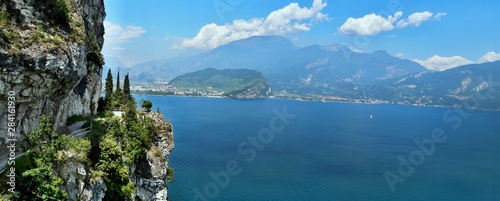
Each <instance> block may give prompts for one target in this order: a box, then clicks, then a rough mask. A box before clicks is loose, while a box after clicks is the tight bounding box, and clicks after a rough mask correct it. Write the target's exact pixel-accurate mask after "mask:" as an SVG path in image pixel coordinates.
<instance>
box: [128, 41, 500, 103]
mask: <svg viewBox="0 0 500 201" xmlns="http://www.w3.org/2000/svg"><path fill="white" fill-rule="evenodd" d="M207 68H214V69H241V68H245V69H253V70H257V71H260V72H262V74H263V75H264V76H265V78H266V79H267V80H268V82H269V84H270V85H271V88H272V90H273V92H275V93H280V94H293V95H314V96H335V97H341V98H345V99H351V100H352V99H378V100H383V101H385V102H397V103H401V102H402V103H410V104H426V105H427V104H431V105H447V106H453V105H455V106H456V105H457V104H459V102H460V101H462V100H466V99H468V98H471V97H473V93H476V92H481V91H483V90H485V89H488V90H490V89H491V87H489V88H488V86H487V85H488V82H487V81H484V79H486V78H487V77H488V76H490V77H491V76H493V77H498V76H500V72H499V71H500V63H499V62H491V63H483V64H473V65H467V66H461V67H457V68H453V69H450V70H446V71H442V72H436V71H429V70H428V69H426V68H424V67H423V66H421V65H420V64H418V63H415V62H413V61H410V60H406V59H401V58H398V57H394V56H392V55H390V54H388V53H387V52H386V51H382V50H381V51H375V52H371V53H366V52H359V51H354V50H353V49H351V48H350V47H349V46H346V45H327V46H320V45H311V46H307V47H303V48H299V47H296V46H295V45H294V44H293V43H292V42H291V41H290V40H288V39H286V38H284V37H281V36H254V37H250V38H247V39H243V40H238V41H234V42H231V43H229V44H226V45H223V46H220V47H218V48H215V49H212V50H210V51H208V52H205V53H201V54H198V55H194V56H184V57H178V58H173V59H165V60H155V61H150V62H146V63H142V64H137V65H135V66H132V67H130V68H124V71H125V72H129V73H130V75H131V76H130V78H131V80H132V81H141V82H152V81H158V80H160V81H170V80H172V79H174V78H175V77H177V76H179V75H182V74H185V73H189V72H195V71H198V70H202V69H207ZM479 77H482V78H483V81H481V80H480V78H479ZM490 85H491V84H490ZM488 95H489V97H484V100H485V101H486V102H488V103H487V104H486V105H482V107H487V108H488V109H499V108H500V106H498V105H497V104H495V103H494V102H495V100H499V99H500V95H499V93H498V92H497V93H491V94H488ZM490 102H491V103H490ZM496 102H500V101H496Z"/></svg>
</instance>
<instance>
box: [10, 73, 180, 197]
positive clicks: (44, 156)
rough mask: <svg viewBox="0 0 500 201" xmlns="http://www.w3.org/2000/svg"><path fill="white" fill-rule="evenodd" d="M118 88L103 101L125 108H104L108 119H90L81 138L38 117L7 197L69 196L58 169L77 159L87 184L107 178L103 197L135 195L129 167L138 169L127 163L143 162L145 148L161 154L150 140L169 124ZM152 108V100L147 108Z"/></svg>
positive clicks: (168, 128)
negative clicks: (13, 188) (115, 113)
mask: <svg viewBox="0 0 500 201" xmlns="http://www.w3.org/2000/svg"><path fill="white" fill-rule="evenodd" d="M111 81H112V80H111ZM127 82H128V81H127ZM118 89H119V88H118ZM116 92H118V93H120V94H112V95H110V96H111V97H107V98H108V99H107V100H108V101H110V102H111V103H119V104H117V105H118V106H120V108H119V109H120V110H122V111H124V114H123V115H122V117H117V116H113V115H112V112H111V111H110V110H109V109H108V110H107V111H104V112H103V113H105V114H106V117H105V118H104V119H100V120H94V121H93V122H94V123H92V131H91V132H90V133H89V134H87V135H86V136H84V137H83V138H79V139H77V138H75V136H72V135H68V134H58V133H57V132H55V131H54V130H53V124H52V122H51V118H50V117H48V116H44V117H42V118H41V123H40V127H39V128H38V129H37V130H35V131H33V132H31V133H30V134H29V135H24V139H23V147H22V150H23V152H24V153H25V155H24V156H23V157H21V158H19V159H17V160H16V163H15V168H16V170H17V172H20V173H22V174H21V175H19V176H18V177H17V178H16V179H18V182H16V183H18V184H19V185H20V186H19V187H18V188H16V189H18V193H17V194H15V195H10V196H11V199H14V200H69V197H70V195H69V193H68V192H67V191H66V190H65V189H66V188H65V185H66V183H65V182H66V181H65V180H66V179H67V178H65V175H64V174H62V173H61V172H64V171H63V170H64V168H66V167H65V166H68V163H70V162H75V161H76V162H78V163H81V164H84V166H85V167H87V168H88V170H89V171H88V172H90V175H89V177H87V178H86V179H85V186H88V185H90V183H92V182H93V181H94V182H95V181H97V180H99V179H102V180H103V181H104V182H105V184H106V186H107V190H106V191H105V195H104V198H103V200H133V199H134V198H132V195H133V194H134V193H135V192H136V184H135V183H134V182H133V180H132V175H133V174H134V173H133V172H132V171H137V169H141V168H137V169H136V168H131V167H135V166H139V165H138V164H140V163H144V161H147V160H148V159H147V152H148V151H149V150H156V152H159V148H158V147H156V145H155V143H154V139H155V138H156V135H158V134H159V133H162V132H160V131H166V132H167V133H171V132H172V126H171V124H169V123H167V126H166V127H165V124H164V123H161V124H158V123H157V122H158V121H161V122H163V119H161V120H159V119H153V118H151V117H150V116H148V113H149V111H148V112H138V111H137V108H136V102H135V100H134V99H133V98H132V97H131V96H130V94H125V93H124V90H115V93H116ZM108 95H109V94H108ZM117 98H120V99H119V100H117ZM149 102H150V101H149ZM151 106H152V103H151V105H150V106H148V108H151ZM161 117H162V116H161ZM83 119H86V118H85V117H83V116H78V115H77V116H74V117H73V118H68V123H74V122H75V121H79V120H83ZM88 125H89V126H90V124H88ZM160 156H161V154H159V156H158V157H160ZM165 171H166V172H167V175H166V177H167V178H168V180H169V181H173V177H172V176H173V174H174V172H173V168H168V169H166V170H165ZM2 178H6V177H2ZM164 179H165V178H164ZM5 185H6V182H2V183H1V184H0V186H1V187H2V189H7V186H5ZM4 187H5V188H4ZM1 193H2V192H0V194H1ZM80 196H81V195H80ZM0 197H2V196H0Z"/></svg>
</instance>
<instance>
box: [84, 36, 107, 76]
mask: <svg viewBox="0 0 500 201" xmlns="http://www.w3.org/2000/svg"><path fill="white" fill-rule="evenodd" d="M89 48H90V50H89V53H88V54H87V68H89V66H92V65H91V63H94V64H96V65H98V66H103V65H104V56H103V55H102V54H101V48H100V47H99V45H98V44H97V42H96V41H95V40H91V41H90V45H89ZM89 71H91V70H89Z"/></svg>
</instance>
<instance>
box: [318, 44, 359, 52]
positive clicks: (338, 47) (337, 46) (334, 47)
mask: <svg viewBox="0 0 500 201" xmlns="http://www.w3.org/2000/svg"><path fill="white" fill-rule="evenodd" d="M321 48H322V49H323V50H325V51H333V52H338V51H349V52H353V50H352V49H351V47H349V46H348V45H341V44H333V45H326V46H322V47H321Z"/></svg>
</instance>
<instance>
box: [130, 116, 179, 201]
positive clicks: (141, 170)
mask: <svg viewBox="0 0 500 201" xmlns="http://www.w3.org/2000/svg"><path fill="white" fill-rule="evenodd" d="M142 115H144V116H146V117H149V118H152V119H154V120H155V123H156V125H157V128H160V129H159V130H158V133H157V135H156V136H155V139H154V144H153V146H151V149H149V150H148V151H147V153H146V159H145V160H144V161H141V162H140V163H139V164H136V166H134V167H131V171H130V172H132V175H131V177H130V180H131V181H132V182H134V183H135V188H136V193H135V195H134V199H135V200H144V201H146V200H157V201H167V200H168V194H167V189H168V187H167V169H168V157H169V156H170V152H171V151H172V150H173V148H174V139H173V127H172V125H171V124H170V123H169V122H165V121H164V120H163V114H161V113H158V112H149V113H144V114H142Z"/></svg>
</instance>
